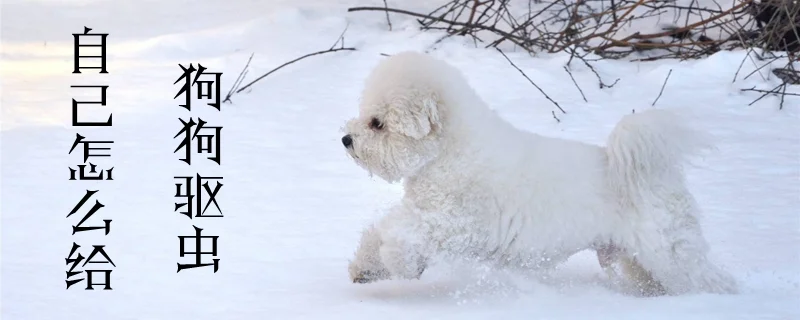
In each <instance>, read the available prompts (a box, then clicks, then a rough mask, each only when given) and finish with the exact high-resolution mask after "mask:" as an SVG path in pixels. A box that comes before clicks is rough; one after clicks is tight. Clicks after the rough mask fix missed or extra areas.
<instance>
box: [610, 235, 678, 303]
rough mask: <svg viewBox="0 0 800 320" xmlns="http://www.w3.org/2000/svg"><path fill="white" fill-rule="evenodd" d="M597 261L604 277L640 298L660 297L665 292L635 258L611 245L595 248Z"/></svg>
mask: <svg viewBox="0 0 800 320" xmlns="http://www.w3.org/2000/svg"><path fill="white" fill-rule="evenodd" d="M595 251H596V252H597V260H598V262H599V263H600V267H601V268H602V269H603V271H605V273H606V275H607V276H608V277H609V279H611V280H612V281H614V282H615V283H617V284H618V285H621V286H622V287H624V288H626V289H628V288H629V287H630V286H632V288H630V289H631V290H633V291H635V292H636V294H638V295H641V296H648V297H652V296H660V295H664V294H665V293H666V290H665V289H664V287H663V286H662V285H661V283H660V282H658V281H657V280H655V279H653V276H652V275H651V274H650V272H649V271H647V270H646V269H644V268H643V267H642V266H641V265H640V264H639V262H637V261H636V259H635V258H633V257H630V256H629V255H628V254H627V252H625V250H623V249H622V248H619V247H617V246H615V245H614V244H613V243H608V244H603V245H597V246H595Z"/></svg>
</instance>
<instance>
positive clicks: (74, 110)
mask: <svg viewBox="0 0 800 320" xmlns="http://www.w3.org/2000/svg"><path fill="white" fill-rule="evenodd" d="M70 87H71V88H100V101H77V100H75V99H74V98H73V99H72V126H74V127H110V126H111V118H112V117H113V114H109V115H108V121H106V122H83V121H78V105H79V104H99V105H101V106H104V107H105V105H106V91H107V90H108V86H70Z"/></svg>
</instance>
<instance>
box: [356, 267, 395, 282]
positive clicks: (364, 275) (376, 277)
mask: <svg viewBox="0 0 800 320" xmlns="http://www.w3.org/2000/svg"><path fill="white" fill-rule="evenodd" d="M388 278H389V272H387V271H385V270H381V271H370V270H364V271H361V272H358V273H356V274H355V275H352V276H351V280H353V283H370V282H375V281H380V280H385V279H388Z"/></svg>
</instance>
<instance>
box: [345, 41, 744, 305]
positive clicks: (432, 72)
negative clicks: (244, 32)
mask: <svg viewBox="0 0 800 320" xmlns="http://www.w3.org/2000/svg"><path fill="white" fill-rule="evenodd" d="M346 130H347V134H346V135H345V136H344V137H343V138H342V143H343V144H344V146H345V148H346V150H347V152H348V154H349V155H350V156H351V157H352V158H353V159H354V160H355V162H356V163H357V164H359V165H360V166H362V167H363V168H365V169H366V170H367V171H369V172H370V174H375V175H378V176H379V177H381V178H383V179H384V180H386V181H388V182H394V181H400V180H402V181H403V183H404V190H405V196H404V198H403V199H402V201H401V202H400V203H399V204H397V205H396V206H394V207H393V208H391V210H390V211H389V212H388V213H387V214H386V215H385V216H384V217H383V218H382V219H381V220H380V221H379V222H377V223H376V224H375V225H373V226H370V227H369V228H367V229H366V230H365V231H364V234H363V236H362V239H361V243H360V245H359V247H358V249H357V251H356V254H355V259H354V260H353V261H351V262H350V266H349V271H350V277H351V280H353V282H359V283H365V282H370V281H376V280H381V279H389V278H399V279H412V278H419V276H420V275H421V273H422V272H423V270H424V268H425V267H426V263H427V262H428V261H429V259H430V258H431V257H433V256H434V255H437V254H449V255H454V256H460V257H469V258H478V259H482V260H484V261H486V260H488V261H493V262H496V263H497V264H498V265H501V266H511V267H524V268H542V267H550V266H553V265H555V264H557V263H560V262H563V261H565V260H567V258H569V257H570V256H571V255H573V254H575V253H577V252H579V251H582V250H586V249H593V250H596V251H597V255H598V258H599V261H600V264H601V265H602V266H603V268H604V269H606V271H608V272H609V273H610V274H611V275H613V274H614V273H612V272H614V268H615V267H617V266H621V267H622V270H620V271H622V274H621V276H622V277H623V278H622V279H625V280H626V281H627V282H628V283H630V284H635V285H636V286H637V287H636V288H637V289H638V290H639V292H640V293H642V294H645V295H659V294H681V293H689V292H715V293H734V292H736V291H737V288H736V287H737V286H736V282H735V281H734V279H733V278H732V277H731V276H730V275H728V274H727V273H725V272H724V271H722V270H721V269H719V268H717V267H715V266H714V265H713V264H712V263H711V262H709V261H708V259H707V257H706V253H707V251H708V246H707V243H706V241H705V239H704V238H703V235H702V231H701V228H700V224H699V222H698V220H697V215H698V214H699V209H698V205H697V203H695V200H694V199H693V197H692V195H691V194H690V193H689V191H688V190H687V187H686V185H685V181H684V180H685V179H684V175H683V171H682V163H683V162H684V161H685V160H687V156H689V155H691V154H693V153H694V152H696V151H700V150H701V149H702V148H703V147H705V146H707V145H705V144H703V143H699V142H698V141H699V140H698V139H697V137H699V136H698V135H696V133H695V132H692V131H690V130H689V129H687V128H684V127H682V126H680V125H679V123H678V122H675V119H673V118H672V117H670V114H667V113H666V112H663V111H661V112H659V111H649V112H644V113H638V114H632V115H628V116H626V117H625V118H623V119H622V120H621V122H620V123H619V124H618V125H617V127H616V128H615V129H614V130H613V132H612V133H611V135H610V137H609V140H608V145H607V146H606V147H605V148H604V147H600V146H594V145H589V144H585V143H582V142H577V141H569V140H563V139H558V138H550V137H544V136H540V135H536V134H532V133H529V132H525V131H521V130H518V129H516V128H514V127H513V126H511V125H510V124H508V123H507V122H505V121H503V120H502V119H501V118H500V117H499V116H498V115H496V114H495V113H494V112H493V111H492V110H490V109H489V108H487V107H486V106H485V104H484V102H483V101H482V100H481V98H480V97H478V95H477V94H476V93H475V92H474V91H473V90H472V88H471V87H470V86H469V84H468V82H467V81H466V79H465V78H464V77H463V76H462V75H461V73H460V72H459V71H458V70H456V69H455V68H453V67H452V66H450V65H448V64H446V63H444V62H442V61H440V60H437V59H435V58H433V57H430V56H428V55H425V54H421V53H414V52H405V53H401V54H397V55H394V56H391V57H389V58H387V59H385V60H384V61H383V62H381V63H380V64H379V65H378V66H377V67H376V68H375V69H374V71H373V72H372V73H371V74H370V75H369V77H368V78H367V81H366V87H365V89H364V91H363V97H362V101H361V106H360V113H359V116H358V117H357V118H354V119H352V120H350V121H348V123H347V125H346Z"/></svg>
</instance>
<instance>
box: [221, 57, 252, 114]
mask: <svg viewBox="0 0 800 320" xmlns="http://www.w3.org/2000/svg"><path fill="white" fill-rule="evenodd" d="M255 54H256V53H255V52H253V53H252V54H250V58H249V59H247V64H245V65H244V68H243V69H242V72H240V73H239V76H238V77H237V78H236V81H234V82H233V85H232V86H231V89H230V90H228V94H227V95H225V100H222V102H223V103H225V102H231V96H232V95H233V91H234V90H236V89H237V88H239V85H241V84H242V81H244V76H245V75H246V74H247V67H249V66H250V61H252V60H253V56H254V55H255Z"/></svg>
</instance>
